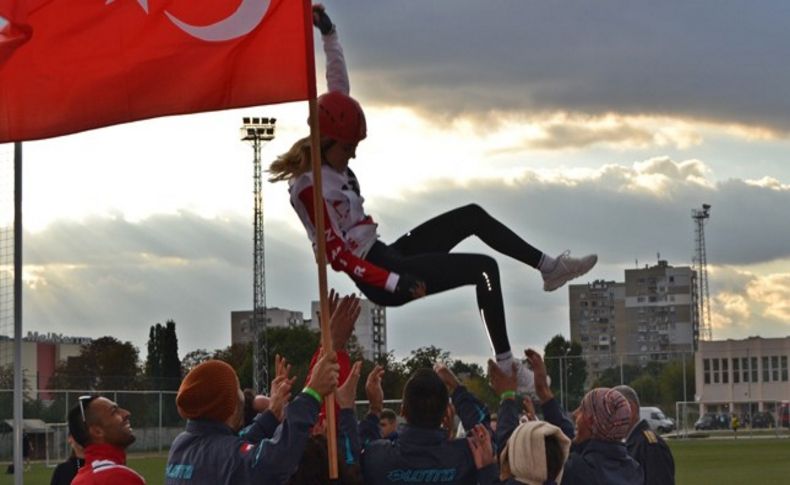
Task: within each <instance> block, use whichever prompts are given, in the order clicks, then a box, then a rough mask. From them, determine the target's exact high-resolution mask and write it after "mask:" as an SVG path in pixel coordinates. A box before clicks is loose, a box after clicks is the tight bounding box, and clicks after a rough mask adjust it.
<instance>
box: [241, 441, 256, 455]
mask: <svg viewBox="0 0 790 485" xmlns="http://www.w3.org/2000/svg"><path fill="white" fill-rule="evenodd" d="M253 449H255V445H253V444H252V443H244V444H243V445H241V448H240V449H239V451H240V452H241V454H242V455H246V454H247V453H249V452H250V451H252V450H253Z"/></svg>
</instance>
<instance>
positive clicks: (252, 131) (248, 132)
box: [247, 128, 255, 136]
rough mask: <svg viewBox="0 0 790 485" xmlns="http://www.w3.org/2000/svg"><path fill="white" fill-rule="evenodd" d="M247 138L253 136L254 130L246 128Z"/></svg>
mask: <svg viewBox="0 0 790 485" xmlns="http://www.w3.org/2000/svg"><path fill="white" fill-rule="evenodd" d="M247 136H255V128H247Z"/></svg>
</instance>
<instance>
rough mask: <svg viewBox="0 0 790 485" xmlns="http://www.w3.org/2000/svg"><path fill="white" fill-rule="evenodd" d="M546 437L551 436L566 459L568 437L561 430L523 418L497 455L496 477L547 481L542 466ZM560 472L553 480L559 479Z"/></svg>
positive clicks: (535, 484) (534, 482) (534, 484)
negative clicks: (498, 466) (498, 459)
mask: <svg viewBox="0 0 790 485" xmlns="http://www.w3.org/2000/svg"><path fill="white" fill-rule="evenodd" d="M547 436H553V437H554V438H555V439H556V440H557V441H558V442H559V443H560V447H561V448H562V455H563V461H565V460H567V459H568V453H569V452H570V448H571V440H570V439H568V437H567V436H565V433H563V432H562V430H561V429H560V428H558V427H556V426H554V425H553V424H549V423H547V422H545V421H527V422H525V423H522V424H520V425H519V426H518V428H516V429H515V431H513V434H512V435H510V439H509V440H508V441H507V445H505V449H504V450H503V451H502V454H501V456H500V475H499V479H500V480H507V479H508V478H510V477H513V478H515V479H516V480H518V481H519V482H521V483H526V484H530V485H542V484H543V482H545V481H546V480H548V476H547V475H548V470H547V465H546V442H545V439H546V437H547ZM561 478H562V471H560V474H559V475H558V476H557V477H556V479H555V481H556V482H557V483H559V482H560V479H561Z"/></svg>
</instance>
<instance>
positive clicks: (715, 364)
mask: <svg viewBox="0 0 790 485" xmlns="http://www.w3.org/2000/svg"><path fill="white" fill-rule="evenodd" d="M713 383H714V384H718V383H719V359H713Z"/></svg>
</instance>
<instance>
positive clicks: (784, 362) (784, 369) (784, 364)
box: [782, 355, 787, 382]
mask: <svg viewBox="0 0 790 485" xmlns="http://www.w3.org/2000/svg"><path fill="white" fill-rule="evenodd" d="M782 382H787V356H786V355H783V356H782Z"/></svg>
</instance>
